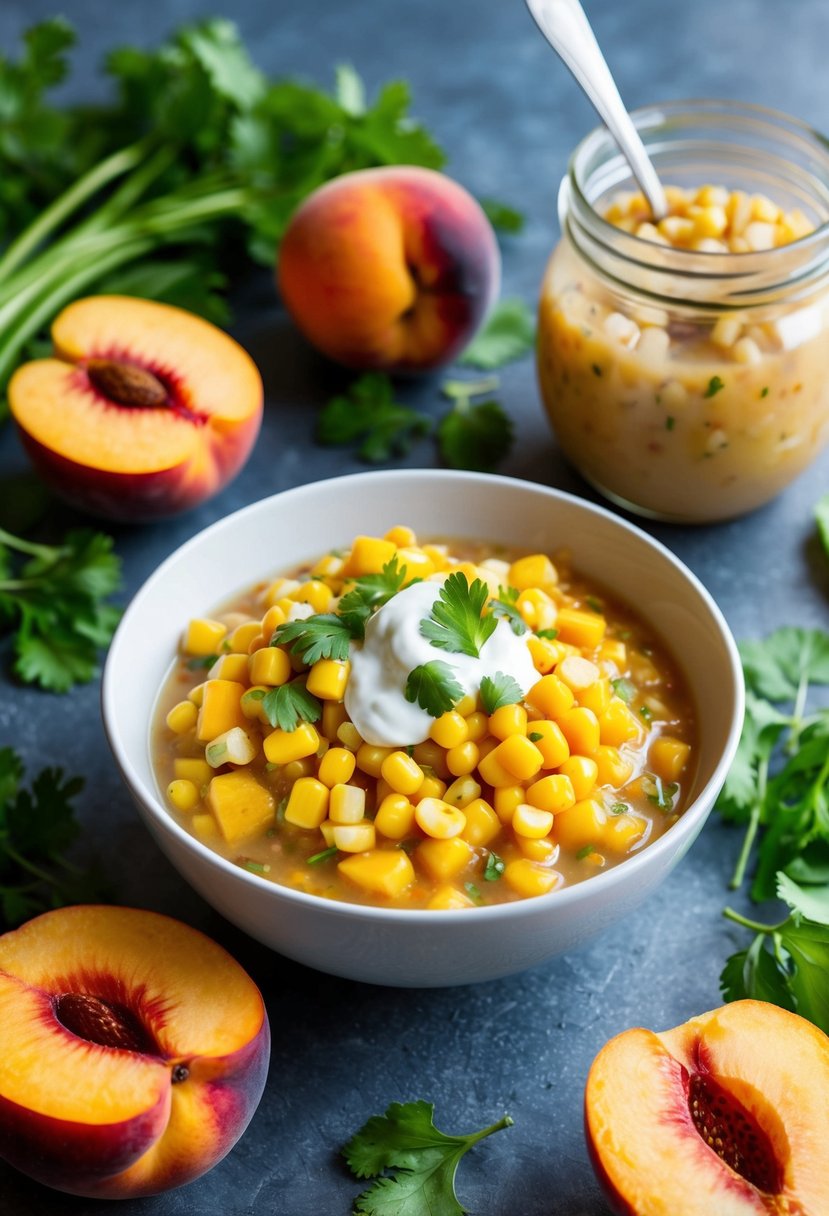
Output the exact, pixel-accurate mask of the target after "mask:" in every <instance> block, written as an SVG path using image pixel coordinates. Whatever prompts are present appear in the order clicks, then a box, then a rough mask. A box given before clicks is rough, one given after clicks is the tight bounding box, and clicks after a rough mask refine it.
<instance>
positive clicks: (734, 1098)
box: [585, 1001, 829, 1216]
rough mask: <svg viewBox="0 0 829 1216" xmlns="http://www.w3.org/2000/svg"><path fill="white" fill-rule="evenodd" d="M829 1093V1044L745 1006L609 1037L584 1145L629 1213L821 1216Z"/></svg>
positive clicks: (805, 1026) (588, 1098)
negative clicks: (658, 1029)
mask: <svg viewBox="0 0 829 1216" xmlns="http://www.w3.org/2000/svg"><path fill="white" fill-rule="evenodd" d="M827 1095H829V1039H827V1037H826V1036H825V1035H824V1034H822V1032H821V1031H819V1030H816V1029H815V1027H813V1026H811V1025H810V1024H809V1023H808V1022H806V1021H804V1019H802V1018H798V1017H796V1016H795V1015H794V1014H790V1013H787V1012H786V1011H785V1010H782V1009H778V1008H777V1007H776V1006H773V1005H766V1004H763V1003H762V1002H757V1001H739V1002H736V1003H734V1004H732V1005H727V1006H725V1007H724V1008H723V1009H720V1010H715V1011H713V1012H712V1013H708V1014H703V1015H702V1016H700V1017H699V1018H695V1019H693V1020H692V1021H690V1022H688V1023H687V1024H686V1025H684V1026H680V1027H678V1028H677V1029H676V1030H671V1031H667V1032H665V1033H663V1034H654V1033H652V1032H651V1031H647V1030H641V1029H636V1030H629V1031H627V1032H625V1033H624V1034H621V1035H619V1036H617V1037H616V1038H615V1039H612V1040H611V1041H610V1043H608V1044H607V1045H606V1046H605V1047H604V1048H603V1049H602V1051H601V1052H600V1053H599V1055H598V1056H597V1058H596V1060H595V1061H594V1063H593V1066H592V1068H591V1070H590V1075H589V1077H588V1080H587V1088H586V1092H585V1122H586V1133H587V1140H588V1148H589V1150H590V1154H591V1158H592V1160H593V1163H594V1166H595V1168H596V1172H597V1174H598V1176H599V1178H600V1180H601V1181H602V1184H603V1186H604V1188H605V1190H606V1192H607V1194H608V1196H609V1197H610V1199H611V1202H612V1203H613V1204H614V1205H615V1210H616V1211H617V1212H619V1213H623V1214H624V1216H714V1214H716V1216H753V1214H755V1213H757V1214H762V1216H784V1214H785V1216H821V1214H822V1213H824V1212H829V1180H827V1173H826V1166H825V1163H826V1145H827V1144H828V1143H829V1103H827ZM695 1102H696V1105H694V1103H695ZM709 1141H710V1143H709ZM732 1166H736V1167H737V1168H736V1169H735V1168H732ZM738 1171H739V1172H738Z"/></svg>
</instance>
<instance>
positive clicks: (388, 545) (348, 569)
mask: <svg viewBox="0 0 829 1216" xmlns="http://www.w3.org/2000/svg"><path fill="white" fill-rule="evenodd" d="M396 552H397V545H395V543H394V542H393V541H390V540H381V539H380V537H379V536H358V537H357V538H356V539H355V541H354V544H353V545H352V546H351V553H350V554H349V556H348V558H347V560H346V563H345V568H344V570H343V574H344V575H345V576H346V577H349V576H351V577H356V578H359V577H360V575H362V574H381V573H382V570H383V567H384V566H385V565H387V563H388V562H390V561H391V559H392V558H393V557H394V555H395V554H396Z"/></svg>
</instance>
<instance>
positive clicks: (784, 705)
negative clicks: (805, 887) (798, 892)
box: [717, 627, 829, 900]
mask: <svg viewBox="0 0 829 1216" xmlns="http://www.w3.org/2000/svg"><path fill="white" fill-rule="evenodd" d="M740 654H741V658H742V662H743V672H744V675H745V681H746V690H747V694H746V716H745V722H744V725H743V732H742V736H741V738H740V743H739V746H738V748H737V754H736V756H735V759H734V763H733V765H732V767H731V771H730V772H729V774H728V777H727V779H726V782H725V785H724V786H723V790H722V793H721V794H720V797H719V800H718V802H717V807H718V809H719V810H720V812H721V814H722V815H723V817H724V818H725V819H727V820H729V821H731V822H734V823H743V824H745V825H746V833H745V838H744V841H743V847H742V850H741V853H740V857H739V860H738V862H737V866H736V869H735V872H734V876H733V878H732V882H731V885H732V887H735V888H736V887H739V886H740V885H741V884H742V882H743V880H744V878H745V875H746V872H747V870H748V867H749V862H750V860H751V857H752V853H753V850H754V848H755V845H756V844H757V841H758V837H759V835H760V832H761V829H762V837H761V838H760V841H759V848H758V851H757V855H758V862H757V870H756V874H755V877H754V882H753V884H752V888H751V894H752V897H753V898H754V899H757V900H763V899H770V898H772V897H773V896H774V894H775V883H776V879H775V875H776V874H777V872H778V871H779V870H780V871H785V873H787V874H788V875H789V876H790V877H791V878H794V879H795V880H797V881H799V882H805V883H811V884H814V883H826V882H829V709H821V710H818V711H817V712H816V713H814V714H808V713H807V698H808V694H809V690H810V688H811V687H812V686H813V685H823V684H829V634H826V633H823V632H821V631H820V630H807V629H794V628H788V627H786V628H783V629H778V630H777V631H776V632H775V633H773V634H771V635H770V636H769V637H768V638H766V639H764V640H763V641H751V642H743V643H742V644H741V646H740Z"/></svg>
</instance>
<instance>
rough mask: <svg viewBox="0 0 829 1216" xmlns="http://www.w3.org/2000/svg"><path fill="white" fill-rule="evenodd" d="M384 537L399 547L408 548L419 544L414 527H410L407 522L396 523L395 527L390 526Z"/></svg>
mask: <svg viewBox="0 0 829 1216" xmlns="http://www.w3.org/2000/svg"><path fill="white" fill-rule="evenodd" d="M383 539H384V540H388V541H391V543H392V544H393V545H396V546H397V548H398V549H408V548H411V546H412V545H416V544H417V535H416V533H415V531H414V529H413V528H409V527H408V526H407V525H406V524H395V525H394V527H393V528H389V530H388V532H387V533H386V534H385V536H384V537H383Z"/></svg>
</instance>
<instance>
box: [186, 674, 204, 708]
mask: <svg viewBox="0 0 829 1216" xmlns="http://www.w3.org/2000/svg"><path fill="white" fill-rule="evenodd" d="M206 683H207V681H204V683H202V684H197V685H196V686H195V688H191V689H190V691H189V692H188V694H187V700H188V701H192V702H193V704H194V705H195V706H196V708H197V709H201V705H202V701H203V700H204V685H205V684H206Z"/></svg>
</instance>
